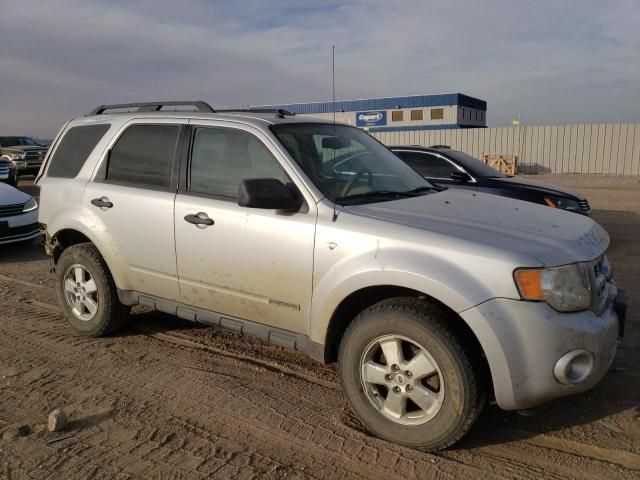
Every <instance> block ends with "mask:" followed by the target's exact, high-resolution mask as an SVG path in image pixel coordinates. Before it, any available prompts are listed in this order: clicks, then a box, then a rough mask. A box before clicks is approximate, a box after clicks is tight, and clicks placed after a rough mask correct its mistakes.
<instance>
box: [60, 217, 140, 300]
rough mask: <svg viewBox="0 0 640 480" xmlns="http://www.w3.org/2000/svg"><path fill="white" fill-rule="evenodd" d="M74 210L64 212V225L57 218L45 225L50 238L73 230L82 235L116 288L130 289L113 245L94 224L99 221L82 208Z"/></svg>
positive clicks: (119, 257) (122, 264)
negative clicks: (64, 231)
mask: <svg viewBox="0 0 640 480" xmlns="http://www.w3.org/2000/svg"><path fill="white" fill-rule="evenodd" d="M74 210H75V212H73V211H72V212H69V211H68V210H66V211H65V212H64V217H63V218H64V220H65V222H64V223H58V222H57V220H58V218H57V217H58V216H56V217H54V218H53V219H51V221H50V222H49V223H48V224H47V231H48V233H49V235H50V236H51V238H53V239H55V238H56V235H58V234H59V233H60V232H61V231H63V230H75V231H77V232H80V233H82V234H83V235H84V236H85V237H87V238H88V239H89V240H90V241H91V243H93V244H94V245H95V246H96V248H97V249H98V251H99V252H100V255H102V258H103V259H104V261H105V263H106V264H107V267H109V271H110V272H111V276H112V277H113V281H114V282H115V284H116V286H117V287H118V288H120V289H123V290H128V289H130V288H131V287H130V281H129V278H128V276H127V273H126V272H127V269H126V264H125V262H124V260H123V258H122V257H121V255H120V254H119V252H118V251H117V249H116V248H115V243H114V242H112V241H111V239H110V238H109V235H108V233H106V229H105V228H103V226H99V225H98V224H97V223H96V222H99V220H97V219H96V217H95V216H94V215H91V214H88V213H87V212H86V209H85V208H84V207H82V206H77V207H74ZM89 219H90V220H91V221H90V223H85V222H86V220H89ZM87 225H93V226H94V228H88V227H87ZM101 227H102V228H101Z"/></svg>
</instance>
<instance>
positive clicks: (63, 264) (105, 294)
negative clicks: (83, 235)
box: [56, 243, 130, 337]
mask: <svg viewBox="0 0 640 480" xmlns="http://www.w3.org/2000/svg"><path fill="white" fill-rule="evenodd" d="M78 268H79V269H78ZM78 273H80V275H78ZM77 280H80V282H77ZM91 280H93V283H92V282H91ZM67 281H71V282H72V283H73V281H76V284H80V286H81V287H82V288H83V289H80V288H78V290H77V291H74V290H71V288H67V287H71V286H72V285H71V284H67V283H66V282H67ZM76 286H77V285H76ZM94 287H95V288H94ZM56 293H57V295H58V303H59V304H60V308H61V309H62V311H63V313H64V315H65V317H66V318H67V320H68V321H69V323H70V324H71V326H72V327H73V328H74V330H75V331H76V332H78V333H79V334H81V335H86V336H90V337H101V336H104V335H109V334H111V333H114V332H116V331H117V330H118V329H120V328H121V327H122V326H123V325H124V323H125V321H126V319H127V316H128V315H129V309H130V308H129V307H128V306H126V305H123V304H122V303H120V301H119V300H118V292H117V289H116V285H115V283H114V281H113V277H112V276H111V272H109V268H108V267H107V264H106V263H105V261H104V259H103V258H102V256H101V255H100V252H99V251H98V249H97V248H96V247H95V246H94V245H93V244H91V243H81V244H78V245H73V246H71V247H69V248H67V249H66V250H64V251H63V252H62V254H61V255H60V258H59V259H58V263H57V264H56ZM74 295H77V296H76V301H77V300H78V297H80V299H81V301H80V303H76V301H74V300H73V296H74ZM83 299H84V300H83ZM92 302H93V303H92ZM78 305H80V307H78V308H76V306H78ZM74 309H75V311H74Z"/></svg>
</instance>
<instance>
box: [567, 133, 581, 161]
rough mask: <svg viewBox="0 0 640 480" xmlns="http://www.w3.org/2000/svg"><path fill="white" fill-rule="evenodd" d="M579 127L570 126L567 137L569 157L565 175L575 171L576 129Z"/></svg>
mask: <svg viewBox="0 0 640 480" xmlns="http://www.w3.org/2000/svg"><path fill="white" fill-rule="evenodd" d="M579 127H580V126H579V125H571V128H570V130H569V135H570V136H571V139H570V140H569V155H568V156H567V173H574V172H575V170H576V155H577V150H578V148H577V146H578V128H579Z"/></svg>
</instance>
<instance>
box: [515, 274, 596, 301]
mask: <svg viewBox="0 0 640 480" xmlns="http://www.w3.org/2000/svg"><path fill="white" fill-rule="evenodd" d="M514 276H515V280H516V285H517V286H518V290H519V291H520V296H521V297H522V298H523V299H524V300H542V301H545V302H547V303H548V304H549V305H551V307H553V308H554V309H556V310H558V311H559V312H576V311H578V310H586V309H587V308H589V306H590V304H591V292H590V289H589V276H588V273H587V267H586V264H584V263H572V264H571V265H565V266H562V267H555V268H525V269H520V270H516V271H515V275H514Z"/></svg>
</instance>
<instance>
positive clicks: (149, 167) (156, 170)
mask: <svg viewBox="0 0 640 480" xmlns="http://www.w3.org/2000/svg"><path fill="white" fill-rule="evenodd" d="M179 135H180V127H179V126H178V125H133V126H131V127H129V128H127V130H125V132H124V133H123V134H122V135H121V136H120V138H119V139H118V141H117V142H116V144H115V145H114V146H113V148H112V149H111V156H110V157H109V163H108V166H107V172H106V177H105V181H107V182H114V183H124V184H127V185H132V186H142V187H145V186H146V187H160V188H166V187H170V186H171V180H172V174H173V161H174V158H175V156H176V148H177V145H178V137H179Z"/></svg>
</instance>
